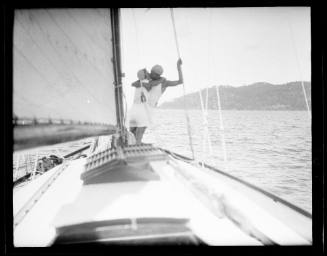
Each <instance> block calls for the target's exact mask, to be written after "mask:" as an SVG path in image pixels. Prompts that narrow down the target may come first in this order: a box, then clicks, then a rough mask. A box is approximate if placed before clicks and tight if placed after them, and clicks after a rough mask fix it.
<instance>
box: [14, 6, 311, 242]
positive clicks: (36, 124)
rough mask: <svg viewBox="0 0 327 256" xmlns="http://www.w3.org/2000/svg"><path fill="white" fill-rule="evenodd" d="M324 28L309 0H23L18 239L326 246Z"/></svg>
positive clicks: (17, 51) (17, 45) (17, 15)
mask: <svg viewBox="0 0 327 256" xmlns="http://www.w3.org/2000/svg"><path fill="white" fill-rule="evenodd" d="M311 32H312V31H311V8H310V7H309V6H307V7H306V6H289V7H287V6H271V7H233V8H232V7H224V8H222V7H188V8H184V7H178V8H177V7H174V8H170V7H162V8H72V7H67V8H25V9H24V8H17V9H15V10H14V12H13V26H12V124H13V126H12V127H13V128H12V131H13V146H12V147H13V154H12V174H13V188H12V193H13V194H12V209H13V246H14V247H15V248H22V247H24V248H25V247H33V248H34V247H55V246H62V245H67V246H70V245H88V246H89V245H92V246H93V245H99V244H101V245H151V246H152V245H154V246H157V245H160V246H161V245H178V246H185V245H187V246H190V245H192V246H203V245H208V246H312V245H313V229H312V227H313V218H312V212H313V211H312V209H313V204H312V201H313V200H312V198H313V197H312V188H313V186H312V183H313V178H312V177H313V176H312V169H313V168H312V158H313V156H312V111H311V109H312V107H311V98H312V97H311V88H312V87H311V80H312V79H311V78H312V47H311V43H312V41H311V39H312V38H311ZM10 118H11V117H10ZM10 175H11V173H10Z"/></svg>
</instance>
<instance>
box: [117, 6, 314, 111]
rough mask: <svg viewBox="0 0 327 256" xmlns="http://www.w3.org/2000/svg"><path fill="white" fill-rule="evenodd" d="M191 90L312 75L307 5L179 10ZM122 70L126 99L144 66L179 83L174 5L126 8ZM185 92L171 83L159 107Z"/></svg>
mask: <svg viewBox="0 0 327 256" xmlns="http://www.w3.org/2000/svg"><path fill="white" fill-rule="evenodd" d="M174 17H175V26H176V31H177V41H178V46H179V51H180V56H181V58H182V61H183V65H182V69H183V75H184V86H185V91H186V93H190V92H194V91H197V90H200V89H204V88H206V87H207V86H209V87H211V86H213V85H231V86H242V85H248V84H251V83H255V82H269V83H274V84H282V83H287V82H290V81H298V80H305V81H310V80H311V31H310V26H311V25H310V8H309V7H246V8H245V7H239V8H174ZM121 27H122V31H121V32H122V34H121V42H122V71H123V72H124V73H125V77H124V79H123V84H124V92H125V95H126V99H127V103H128V105H130V103H131V102H132V99H133V94H134V89H133V88H132V87H131V83H132V82H133V81H135V80H136V79H137V76H136V73H137V71H138V70H139V69H141V68H147V69H148V70H151V67H152V66H153V65H155V64H160V65H161V66H162V67H163V68H164V73H163V76H164V77H166V78H167V79H168V80H177V79H178V73H177V68H176V61H177V59H178V53H177V47H176V43H175V37H174V30H173V23H172V18H171V13H170V9H169V8H151V9H141V8H137V9H127V8H126V9H122V11H121ZM182 95H183V89H182V86H181V85H180V86H177V87H175V88H169V89H167V90H166V91H165V93H164V95H163V96H162V97H161V100H160V101H159V104H160V103H162V102H164V101H169V100H172V99H173V98H176V97H179V96H182Z"/></svg>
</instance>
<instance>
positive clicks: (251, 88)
mask: <svg viewBox="0 0 327 256" xmlns="http://www.w3.org/2000/svg"><path fill="white" fill-rule="evenodd" d="M304 87H305V91H306V94H307V97H308V102H309V106H310V108H311V82H304ZM201 93H202V97H203V100H204V101H205V99H206V89H203V90H201ZM219 94H220V100H221V108H222V109H226V110H306V103H305V98H304V94H303V90H302V86H301V82H299V81H296V82H290V83H286V84H270V83H265V82H259V83H254V84H251V85H247V86H240V87H233V86H219ZM185 104H186V108H187V109H201V105H200V95H199V92H194V93H190V94H187V95H185ZM183 107H184V100H183V97H179V98H176V99H174V100H172V101H169V102H164V103H162V104H161V105H160V108H164V109H182V108H183ZM208 108H209V109H217V96H216V89H215V86H212V87H211V88H209V96H208Z"/></svg>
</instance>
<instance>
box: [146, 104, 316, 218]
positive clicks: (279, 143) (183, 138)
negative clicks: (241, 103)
mask: <svg viewBox="0 0 327 256" xmlns="http://www.w3.org/2000/svg"><path fill="white" fill-rule="evenodd" d="M189 116H190V122H191V129H192V139H193V145H194V150H195V157H196V158H197V159H198V160H202V159H203V160H204V161H206V162H207V163H209V164H212V165H214V166H216V167H218V168H219V169H221V170H226V171H227V172H229V173H230V174H232V175H234V176H237V177H239V178H241V179H244V180H246V181H249V182H250V183H252V184H254V185H257V186H259V187H261V188H263V189H265V190H267V191H269V192H272V193H274V194H276V195H278V196H280V197H282V198H284V199H286V200H287V201H289V202H291V203H293V204H295V205H298V206H300V207H301V208H303V209H305V210H307V211H309V212H311V211H312V186H311V185H312V177H311V170H312V164H311V158H312V155H311V154H312V150H311V124H310V122H309V120H308V115H307V113H306V112H305V111H223V122H224V128H225V132H224V134H225V141H226V151H227V160H228V165H227V167H228V169H225V165H224V158H223V149H222V141H221V140H222V139H221V133H220V130H219V115H218V112H217V111H214V110H209V114H208V128H209V133H210V141H211V143H212V150H211V154H210V150H209V147H203V143H202V134H203V127H204V125H203V124H204V122H203V118H202V114H201V111H200V110H191V111H189ZM185 120H186V119H185V114H184V111H183V110H163V109H158V110H157V112H156V113H155V116H154V121H155V122H154V123H155V125H154V126H153V127H152V128H150V129H148V130H147V131H146V133H145V135H144V142H153V143H155V144H160V146H161V147H163V148H167V149H170V150H172V151H174V152H176V153H180V154H184V155H187V156H191V150H190V146H189V140H188V136H187V129H186V122H185Z"/></svg>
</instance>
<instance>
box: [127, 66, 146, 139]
mask: <svg viewBox="0 0 327 256" xmlns="http://www.w3.org/2000/svg"><path fill="white" fill-rule="evenodd" d="M137 77H138V79H139V80H138V81H135V82H134V83H132V86H134V87H135V93H134V100H133V105H132V107H131V110H130V117H129V127H130V131H131V132H132V133H133V134H134V136H135V139H136V144H140V143H141V141H142V137H143V134H144V131H145V129H146V127H147V126H149V125H150V124H151V122H152V120H151V114H150V111H151V110H150V107H149V103H148V99H149V92H148V91H149V90H150V88H151V87H150V85H149V79H148V78H149V73H148V72H147V71H146V69H141V70H139V71H138V72H137Z"/></svg>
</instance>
